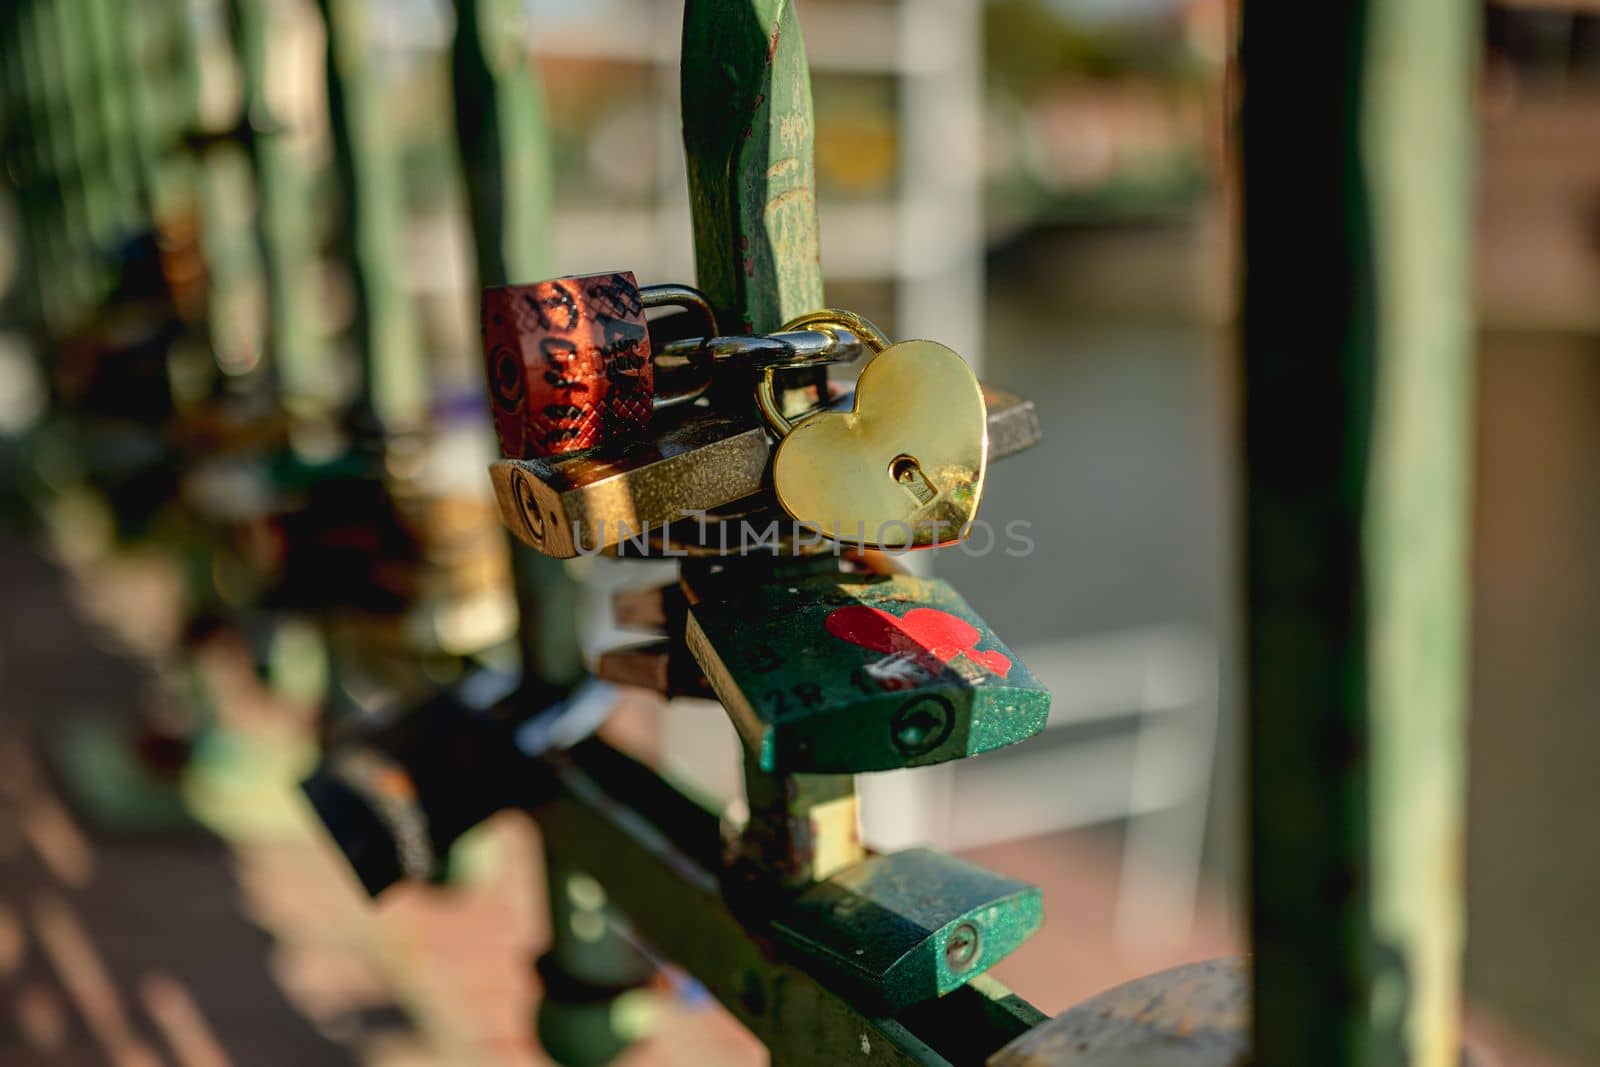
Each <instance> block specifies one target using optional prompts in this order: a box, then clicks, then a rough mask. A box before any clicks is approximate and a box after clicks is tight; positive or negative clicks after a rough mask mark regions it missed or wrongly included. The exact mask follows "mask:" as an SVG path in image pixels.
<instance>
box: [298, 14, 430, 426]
mask: <svg viewBox="0 0 1600 1067" xmlns="http://www.w3.org/2000/svg"><path fill="white" fill-rule="evenodd" d="M319 6H320V8H321V10H322V14H323V18H324V21H325V23H326V25H327V29H328V108H329V113H330V119H331V122H332V131H333V143H334V169H335V172H336V174H337V180H338V185H339V191H340V200H341V207H342V211H341V215H342V217H343V219H344V220H345V223H344V224H345V226H347V227H348V241H349V244H350V252H351V255H350V257H349V262H350V267H351V273H352V279H353V281H354V283H355V285H354V288H355V297H356V300H355V304H356V312H355V316H356V321H355V329H354V337H355V343H356V348H357V352H358V355H359V357H360V359H361V363H362V368H363V371H364V375H363V377H364V384H365V396H364V405H365V406H366V408H367V409H368V413H369V414H370V415H372V416H373V417H374V418H375V420H376V422H377V424H378V425H380V426H382V427H384V428H385V429H389V430H401V431H404V430H414V429H417V428H418V427H420V425H421V423H422V421H423V416H424V414H425V412H426V409H427V404H428V373H427V367H426V364H425V363H424V361H423V353H422V344H421V336H420V333H419V330H418V325H417V319H416V315H415V313H414V311H413V309H412V306H411V301H410V300H409V299H408V297H407V295H406V292H405V262H404V258H403V257H404V255H405V248H406V242H405V233H406V204H405V181H404V173H403V171H402V168H401V160H400V154H399V152H398V151H397V150H396V145H395V133H394V129H393V127H394V120H395V116H394V115H392V114H388V113H387V107H388V102H389V94H388V93H387V92H386V90H385V86H384V84H383V80H382V71H381V69H380V64H379V62H378V58H379V57H378V55H377V54H376V53H375V46H374V40H375V38H374V35H373V33H372V32H371V30H372V19H373V17H374V16H376V15H377V14H379V12H380V8H378V7H377V6H375V5H373V4H370V3H367V2H366V0H319Z"/></svg>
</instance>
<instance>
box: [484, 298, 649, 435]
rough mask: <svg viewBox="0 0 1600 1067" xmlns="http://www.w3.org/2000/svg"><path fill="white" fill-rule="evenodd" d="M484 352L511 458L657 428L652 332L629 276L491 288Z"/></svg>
mask: <svg viewBox="0 0 1600 1067" xmlns="http://www.w3.org/2000/svg"><path fill="white" fill-rule="evenodd" d="M483 349H484V355H485V358H486V359H487V360H488V374H489V395H490V400H491V402H492V408H493V412H494V423H495V432H496V433H497V434H498V435H499V438H500V450H501V453H502V454H504V455H505V456H507V457H508V458H511V459H533V458H543V457H550V456H560V455H566V454H568V453H572V452H578V451H581V450H583V449H586V448H592V447H594V446H595V445H597V444H599V443H600V442H601V441H603V440H606V439H607V438H613V437H620V436H627V435H631V434H637V433H640V432H642V431H643V430H644V429H645V428H646V427H647V426H648V425H649V422H650V413H651V407H652V404H651V399H652V395H653V393H654V370H653V364H652V363H651V353H650V335H649V331H648V329H647V328H646V326H645V319H644V302H643V300H642V299H641V297H640V294H639V286H638V283H637V282H635V280H634V277H633V275H632V274H631V273H628V272H626V271H623V272H618V273H614V274H594V275H587V276H584V277H578V278H558V279H555V280H554V281H547V282H536V283H534V284H532V285H509V286H503V287H500V288H496V289H489V290H486V291H485V292H484V295H483Z"/></svg>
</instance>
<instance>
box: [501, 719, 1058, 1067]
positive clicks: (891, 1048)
mask: <svg viewBox="0 0 1600 1067" xmlns="http://www.w3.org/2000/svg"><path fill="white" fill-rule="evenodd" d="M550 767H551V773H553V774H554V776H555V779H556V782H557V783H558V784H559V786H560V796H559V798H558V799H556V800H553V801H551V802H550V803H548V804H543V805H541V806H539V807H537V808H536V809H535V815H536V817H537V818H538V820H539V823H540V827H541V829H542V831H543V833H544V836H545V837H546V838H547V839H555V840H560V841H562V842H563V843H564V845H565V846H566V850H565V853H564V859H565V862H567V863H569V864H571V865H573V866H575V867H577V868H579V869H581V870H583V871H586V872H587V873H589V874H591V875H592V876H594V878H595V879H596V880H597V881H598V882H599V883H600V884H602V885H604V886H605V887H606V890H607V894H608V899H609V902H610V904H611V905H612V906H614V907H615V908H616V909H617V911H618V912H619V913H620V914H622V915H624V916H626V918H627V920H628V922H629V924H630V926H631V927H632V929H633V930H634V932H635V933H636V935H637V936H638V937H640V938H641V939H642V940H643V942H644V943H645V944H647V945H648V946H649V947H650V948H651V949H653V950H654V951H656V952H658V953H659V954H660V955H661V956H663V957H664V958H666V959H670V960H672V961H673V962H674V963H675V964H677V965H679V966H681V967H682V968H684V970H686V971H687V972H688V973H690V974H693V975H694V976H695V977H696V978H698V979H699V980H700V981H701V982H703V983H704V985H705V987H706V988H707V989H708V990H709V991H710V992H711V994H712V995H713V996H715V997H716V998H717V999H718V1000H719V1001H720V1002H721V1003H722V1004H723V1005H724V1006H725V1007H726V1008H727V1009H728V1010H729V1011H730V1012H731V1013H732V1014H733V1015H734V1017H735V1018H737V1019H738V1020H739V1021H740V1022H741V1023H742V1024H743V1025H745V1026H746V1027H747V1028H749V1030H750V1031H751V1032H752V1033H753V1034H755V1036H756V1037H757V1038H758V1039H759V1040H761V1041H762V1042H764V1043H765V1044H767V1045H768V1047H770V1048H772V1049H774V1050H775V1051H774V1059H775V1060H776V1061H777V1062H784V1063H829V1064H832V1063H874V1064H901V1065H909V1064H920V1065H946V1064H948V1065H958V1064H959V1065H971V1064H978V1063H982V1062H983V1061H984V1060H985V1058H986V1057H988V1056H990V1055H992V1054H993V1053H994V1052H996V1051H998V1050H999V1048H1000V1047H1001V1046H1003V1045H1005V1044H1006V1043H1007V1042H1009V1041H1011V1040H1013V1039H1014V1038H1016V1037H1018V1036H1020V1035H1021V1034H1022V1033H1023V1032H1025V1031H1026V1030H1027V1029H1028V1028H1029V1027H1031V1026H1034V1025H1036V1024H1038V1023H1040V1022H1043V1021H1044V1018H1045V1017H1044V1016H1043V1015H1042V1014H1040V1013H1039V1012H1038V1011H1036V1010H1034V1009H1033V1008H1032V1007H1030V1006H1029V1005H1028V1004H1027V1003H1026V1002H1024V1001H1022V1000H1020V999H1019V998H1017V997H1015V996H1014V995H1012V994H1011V993H1010V991H1009V990H1006V989H1005V988H1004V987H1003V986H1001V985H999V984H998V983H996V982H994V981H992V980H991V979H989V978H988V977H987V976H979V977H978V978H977V979H975V980H973V981H972V982H970V983H969V984H967V985H965V986H963V987H961V988H959V989H957V990H955V991H954V992H952V993H950V994H949V995H948V996H945V997H943V998H940V999H937V1000H931V1001H927V1002H924V1003H922V1004H918V1005H916V1006H914V1007H911V1008H908V1009H906V1010H904V1011H902V1012H899V1013H897V1014H893V1015H890V1014H883V1013H881V1012H880V1011H878V1010H875V1009H873V1008H871V1007H869V1006H866V1005H862V1004H857V1003H854V1002H852V1001H851V1000H850V999H849V997H848V996H847V995H846V994H843V993H841V992H839V991H836V990H835V989H834V988H832V986H831V985H830V984H829V983H826V982H822V981H819V980H818V979H817V978H816V977H814V976H813V975H812V974H810V973H808V972H807V971H806V970H805V969H804V968H802V967H801V966H798V965H797V963H796V959H797V957H796V956H795V954H794V952H793V950H792V949H790V948H788V947H787V946H786V945H784V944H782V943H779V944H778V950H777V952H776V953H774V952H773V951H772V950H771V947H770V945H771V937H772V934H771V931H770V930H769V929H767V919H766V918H764V917H763V914H764V913H762V914H756V915H748V916H747V915H745V913H744V912H742V911H741V912H738V913H737V914H736V910H735V909H734V908H732V907H731V906H730V902H729V900H728V899H727V898H726V897H725V896H724V893H723V890H722V888H721V887H720V885H719V882H718V874H717V871H718V869H719V867H720V866H721V854H722V848H723V844H722V837H721V834H720V832H719V830H718V825H717V817H716V816H715V815H713V814H712V813H710V812H708V811H705V810H704V809H702V808H700V807H699V806H698V805H696V804H695V803H693V802H692V801H690V800H689V799H688V798H686V797H685V796H684V795H683V794H681V793H679V792H677V791H676V790H674V789H673V788H671V787H670V786H669V785H667V784H666V783H665V782H664V781H662V780H661V779H660V778H659V777H658V776H657V775H655V774H654V773H653V772H651V771H650V770H649V769H647V768H645V767H643V766H641V765H639V764H637V763H635V762H634V761H632V760H630V759H628V758H627V757H626V756H623V755H621V754H620V753H618V752H616V751H615V750H613V749H610V748H608V747H607V746H605V745H604V744H601V743H600V742H596V741H589V742H585V743H584V744H583V745H580V746H578V747H577V748H574V749H573V750H571V751H570V752H569V753H567V754H565V755H563V756H559V757H554V758H553V759H552V763H551V765H550ZM537 779H538V775H537V773H533V774H530V775H527V776H525V781H526V783H527V786H528V788H529V789H530V790H533V791H535V792H536V793H540V794H542V793H544V792H545V791H546V788H547V787H546V786H544V785H542V784H541V783H540V782H539V781H538V780H537ZM772 914H773V917H776V916H777V915H781V905H780V906H779V909H778V911H776V912H774V913H772ZM746 922H749V923H752V924H753V926H747V925H746Z"/></svg>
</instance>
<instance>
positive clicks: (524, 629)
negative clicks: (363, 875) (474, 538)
mask: <svg viewBox="0 0 1600 1067" xmlns="http://www.w3.org/2000/svg"><path fill="white" fill-rule="evenodd" d="M518 9H519V5H517V4H515V3H508V2H506V0H458V2H457V4H456V37H455V43H454V46H453V49H452V52H451V71H452V78H453V82H454V88H455V118H456V134H457V137H458V139H459V145H460V152H461V160H462V167H463V175H464V179H465V186H466V193H467V207H468V211H469V213H470V215H471V220H472V233H473V250H474V264H475V267H476V271H475V273H476V278H477V284H476V287H475V291H476V290H481V289H483V288H486V287H489V286H497V285H506V284H510V283H516V282H532V281H538V280H541V279H543V278H546V277H548V276H549V275H550V274H552V273H554V270H553V268H552V257H551V249H550V244H551V197H552V191H553V183H554V177H553V175H552V173H551V166H550V143H549V128H548V122H547V119H546V116H545V103H544V98H543V88H542V86H541V84H540V81H539V77H538V74H537V72H536V71H535V70H534V69H533V59H532V56H531V55H530V54H529V52H528V47H527V43H528V42H527V36H526V26H525V24H524V20H523V19H522V18H521V16H520V14H519V10H518ZM508 541H509V542H510V544H511V553H512V570H513V574H514V577H515V584H516V592H517V608H518V611H519V613H520V617H521V620H522V621H521V625H520V627H519V628H518V641H519V644H520V646H521V653H522V671H523V679H524V682H525V683H526V684H528V685H544V686H555V687H560V686H566V685H570V684H572V683H573V682H575V681H576V680H577V679H578V678H579V676H580V675H581V674H582V672H583V656H582V652H581V650H580V649H579V647H578V638H577V631H576V628H575V627H574V625H573V622H572V620H573V613H574V612H575V611H576V604H577V586H576V584H575V583H574V582H573V581H572V579H571V578H570V577H569V576H568V574H567V571H566V569H565V567H563V566H562V564H561V562H560V561H558V560H553V559H550V558H548V557H546V556H544V555H543V554H541V553H539V552H536V551H534V550H532V549H530V548H528V547H526V546H525V545H523V544H522V543H521V542H519V541H517V540H516V539H515V538H510V537H508Z"/></svg>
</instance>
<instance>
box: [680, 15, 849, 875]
mask: <svg viewBox="0 0 1600 1067" xmlns="http://www.w3.org/2000/svg"><path fill="white" fill-rule="evenodd" d="M682 63H683V68H682V69H683V73H682V96H683V141H684V150H685V152H686V158H687V164H688V174H689V200H690V207H691V209H692V211H693V214H694V245H695V277H696V280H697V283H698V285H699V287H700V288H701V289H702V290H703V291H704V292H705V294H706V296H707V297H708V298H709V299H710V301H711V304H712V306H713V307H714V308H716V309H717V312H718V316H719V318H720V319H721V320H722V326H723V329H725V330H731V329H734V328H735V326H734V324H738V326H737V328H739V329H742V330H745V331H752V332H758V333H761V332H771V331H773V330H776V329H777V328H778V327H780V326H781V325H783V323H784V322H786V321H787V320H789V319H791V318H794V317H795V316H798V315H800V314H803V313H804V312H807V311H813V310H816V309H817V308H820V307H822V306H823V304H822V265H821V261H820V256H819V248H820V242H819V238H818V227H817V202H816V170H815V162H814V156H813V149H812V139H813V126H814V121H813V115H812V107H811V73H810V68H809V67H808V66H807V63H806V50H805V42H804V41H803V40H802V39H801V37H800V24H799V19H798V16H797V15H796V13H795V6H794V4H793V3H792V2H790V0H689V3H688V5H687V6H686V8H685V11H684V24H683V59H682ZM750 395H752V394H751V393H750V392H748V391H747V392H746V393H745V396H747V397H748V396H750ZM745 777H746V791H747V793H749V795H750V797H751V803H750V812H751V825H750V828H749V831H748V832H747V842H748V844H749V846H750V851H751V852H752V855H753V858H756V859H757V860H758V862H760V863H761V864H762V865H763V866H767V867H769V868H771V869H772V870H773V873H775V874H776V875H777V876H778V877H780V878H782V879H783V880H785V881H788V882H792V883H802V882H805V881H808V880H810V879H812V878H815V877H821V876H825V875H826V874H827V873H829V872H827V871H825V870H818V869H816V867H815V866H814V865H813V864H812V863H811V862H810V860H809V858H808V857H809V856H810V855H811V851H810V843H809V842H808V840H807V838H808V836H809V835H808V832H807V830H808V828H809V827H810V826H811V825H812V823H813V819H812V816H813V813H814V812H815V811H817V810H818V809H820V808H821V807H822V806H824V805H826V806H828V807H829V808H830V809H831V810H832V811H834V812H839V811H841V810H844V809H846V808H853V805H854V792H855V786H854V782H853V781H852V780H851V779H850V778H848V777H847V776H839V777H833V776H829V777H827V778H826V779H823V778H817V780H815V781H813V780H811V779H812V778H813V777H815V776H806V775H795V776H773V775H770V774H768V773H767V772H765V771H762V770H761V769H760V768H759V767H755V766H753V765H752V766H747V767H746V774H745ZM851 818H853V813H852V814H851ZM831 821H832V822H833V823H834V825H837V824H838V820H837V817H835V818H834V819H832V820H831Z"/></svg>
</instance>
